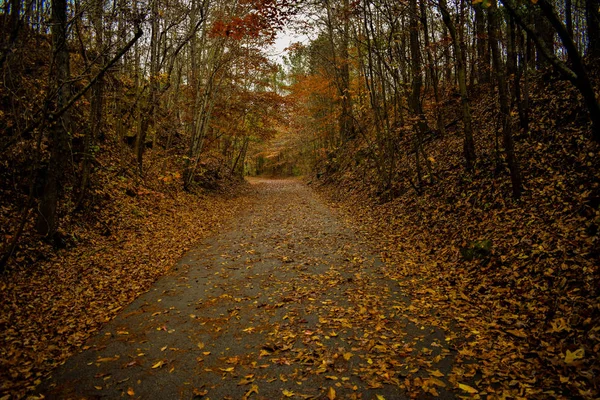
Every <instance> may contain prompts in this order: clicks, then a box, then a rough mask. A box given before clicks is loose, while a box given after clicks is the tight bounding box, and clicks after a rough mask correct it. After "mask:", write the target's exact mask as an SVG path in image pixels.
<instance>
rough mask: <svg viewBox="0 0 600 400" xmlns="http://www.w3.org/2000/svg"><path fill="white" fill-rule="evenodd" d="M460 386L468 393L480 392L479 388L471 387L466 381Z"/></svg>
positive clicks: (459, 385)
mask: <svg viewBox="0 0 600 400" xmlns="http://www.w3.org/2000/svg"><path fill="white" fill-rule="evenodd" d="M458 387H459V388H461V389H462V390H464V391H465V392H467V393H479V391H478V390H477V389H475V388H474V387H471V386H469V385H465V384H464V383H459V384H458Z"/></svg>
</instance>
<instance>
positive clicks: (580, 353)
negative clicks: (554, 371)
mask: <svg viewBox="0 0 600 400" xmlns="http://www.w3.org/2000/svg"><path fill="white" fill-rule="evenodd" d="M583 357H585V350H584V349H583V348H580V349H577V350H575V351H574V352H570V351H569V350H567V354H566V355H565V363H567V364H572V363H573V362H575V360H580V359H582V358H583Z"/></svg>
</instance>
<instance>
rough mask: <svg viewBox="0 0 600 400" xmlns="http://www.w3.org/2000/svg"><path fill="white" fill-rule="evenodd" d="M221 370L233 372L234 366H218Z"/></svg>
mask: <svg viewBox="0 0 600 400" xmlns="http://www.w3.org/2000/svg"><path fill="white" fill-rule="evenodd" d="M219 369H220V370H221V371H223V372H233V369H234V367H229V368H219Z"/></svg>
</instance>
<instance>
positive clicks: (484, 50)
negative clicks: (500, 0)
mask: <svg viewBox="0 0 600 400" xmlns="http://www.w3.org/2000/svg"><path fill="white" fill-rule="evenodd" d="M473 8H474V9H475V35H476V46H477V77H478V78H477V79H478V82H479V83H489V82H490V52H489V46H488V37H487V33H486V30H485V12H484V10H483V6H482V5H481V4H475V5H474V6H473Z"/></svg>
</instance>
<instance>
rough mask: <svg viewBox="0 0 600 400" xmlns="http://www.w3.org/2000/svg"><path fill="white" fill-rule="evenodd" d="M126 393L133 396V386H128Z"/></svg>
mask: <svg viewBox="0 0 600 400" xmlns="http://www.w3.org/2000/svg"><path fill="white" fill-rule="evenodd" d="M127 394H128V395H130V396H135V392H134V391H133V388H132V387H130V388H129V389H127Z"/></svg>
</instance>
